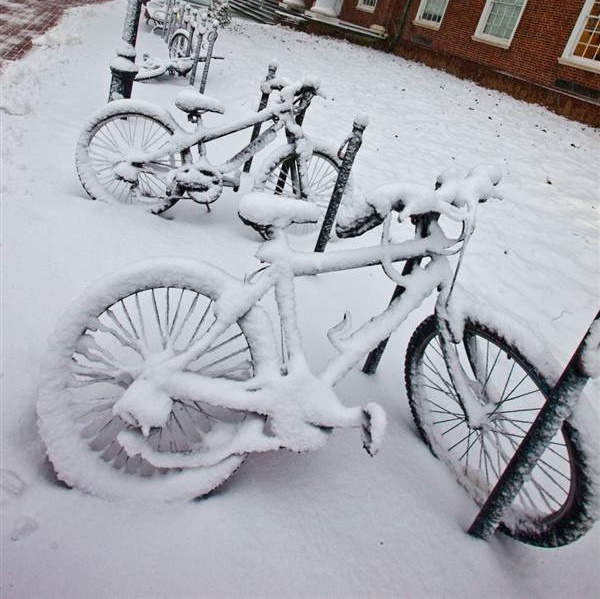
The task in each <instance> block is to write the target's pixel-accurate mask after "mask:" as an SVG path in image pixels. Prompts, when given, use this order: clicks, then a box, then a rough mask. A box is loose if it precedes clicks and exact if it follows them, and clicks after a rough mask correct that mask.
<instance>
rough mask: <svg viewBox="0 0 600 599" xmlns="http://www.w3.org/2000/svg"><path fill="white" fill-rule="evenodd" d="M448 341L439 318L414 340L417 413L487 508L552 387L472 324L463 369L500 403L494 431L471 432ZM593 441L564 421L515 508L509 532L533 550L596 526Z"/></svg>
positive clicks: (409, 377)
mask: <svg viewBox="0 0 600 599" xmlns="http://www.w3.org/2000/svg"><path fill="white" fill-rule="evenodd" d="M441 343H442V340H441V336H439V335H438V330H437V324H436V319H435V317H434V316H430V317H429V318H427V319H425V320H424V321H423V322H422V323H421V324H420V325H419V327H418V328H417V329H416V330H415V332H414V333H413V335H412V337H411V339H410V342H409V344H408V348H407V352H406V362H405V377H406V387H407V392H408V400H409V404H410V409H411V411H412V414H413V417H414V420H415V423H416V426H417V429H418V431H419V433H420V435H421V437H422V438H423V440H424V441H425V443H427V445H428V446H429V448H430V450H431V451H432V453H433V454H434V455H435V456H436V457H438V458H439V459H441V460H442V461H443V462H444V463H445V464H446V465H447V466H448V467H449V468H450V470H451V471H452V473H453V474H454V476H455V477H456V479H457V481H458V482H459V483H460V484H461V486H462V487H464V488H465V489H466V491H467V492H468V493H469V495H471V497H472V498H473V499H474V500H475V501H476V502H477V503H478V504H479V505H481V504H483V503H484V502H485V500H486V498H487V496H488V494H489V492H490V491H491V489H492V488H493V486H494V484H495V483H496V481H497V479H498V477H499V473H501V472H502V471H503V469H504V467H505V466H506V464H507V463H508V461H509V460H510V458H511V457H512V455H513V453H514V451H515V448H516V446H517V445H518V443H520V441H521V440H522V438H523V437H524V435H525V433H526V432H527V430H528V429H529V427H530V424H531V423H532V422H533V420H534V419H535V417H536V416H537V414H538V412H539V409H540V408H541V407H542V405H543V404H544V403H545V401H546V399H547V397H548V393H549V390H550V385H549V383H548V382H547V381H546V380H545V378H544V377H543V376H542V374H540V372H538V370H537V369H536V368H534V367H533V366H532V365H531V364H530V363H529V362H528V361H527V360H526V359H525V358H524V357H523V355H522V354H521V353H520V352H519V351H518V350H517V349H516V348H515V347H514V346H513V345H511V344H510V343H508V342H507V341H506V340H505V339H503V338H502V337H501V336H500V335H499V334H498V333H497V332H495V331H494V330H492V329H491V328H489V327H487V326H485V325H482V324H480V323H478V322H476V321H474V320H468V321H467V322H466V323H465V332H464V338H463V342H462V343H461V344H460V345H459V348H458V349H459V357H460V359H461V363H462V365H463V368H464V369H465V371H466V372H467V374H468V376H469V378H470V379H471V380H472V381H473V383H474V384H473V388H476V387H477V386H478V387H479V388H480V392H479V395H480V398H481V401H482V403H486V399H485V397H490V396H492V395H496V396H499V398H500V401H498V402H497V407H496V408H495V409H494V411H493V415H494V417H493V418H492V419H491V421H490V422H489V423H488V425H487V428H485V429H481V430H473V429H469V427H468V426H467V424H466V419H465V416H464V414H463V413H462V410H461V408H460V406H459V405H458V402H457V399H456V390H455V389H454V386H453V384H452V380H451V377H450V373H449V369H448V366H447V364H446V362H445V361H444V359H443V357H442V350H441ZM473 364H478V367H473V366H472V365H473ZM476 370H477V372H478V373H477V374H476V373H475V371H476ZM493 389H495V390H497V391H499V392H500V393H499V394H498V393H496V394H494V392H493V391H492V390H493ZM590 441H591V440H590V439H585V438H584V435H583V434H582V433H581V432H579V431H578V430H577V429H576V428H575V427H574V425H573V424H572V423H570V422H568V421H566V422H565V423H564V425H563V427H562V430H561V431H560V432H559V433H558V434H557V435H556V437H555V438H554V439H553V441H552V445H551V447H550V448H548V449H547V450H546V452H545V453H544V455H542V457H541V458H540V460H539V461H538V464H537V465H536V467H535V469H534V470H533V472H532V474H531V477H530V479H529V480H528V481H527V482H526V483H525V484H524V486H523V488H522V489H521V491H520V492H519V494H518V495H517V497H516V498H515V501H514V502H513V504H512V506H511V507H510V508H509V511H508V512H507V515H506V517H505V519H504V521H503V522H502V524H501V530H502V531H503V532H505V533H506V534H508V535H510V536H512V537H513V538H515V539H517V540H519V541H522V542H524V543H529V544H531V545H537V546H540V547H559V546H562V545H566V544H568V543H572V542H573V541H575V540H577V539H578V538H579V537H581V536H582V535H583V534H585V532H586V531H587V530H589V529H590V528H591V527H592V525H593V522H594V511H595V508H594V505H595V499H594V496H595V491H594V484H593V477H592V476H591V472H590V470H591V468H590V467H589V464H591V463H593V456H592V454H590V453H589V447H590V446H591V444H590Z"/></svg>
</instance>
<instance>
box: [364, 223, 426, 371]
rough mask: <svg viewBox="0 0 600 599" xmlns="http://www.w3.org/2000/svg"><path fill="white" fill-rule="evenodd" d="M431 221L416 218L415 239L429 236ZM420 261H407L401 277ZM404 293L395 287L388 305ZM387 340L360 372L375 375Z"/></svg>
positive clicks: (401, 288) (380, 344) (367, 360)
mask: <svg viewBox="0 0 600 599" xmlns="http://www.w3.org/2000/svg"><path fill="white" fill-rule="evenodd" d="M431 221H432V216H430V215H428V214H423V215H421V216H418V217H417V218H416V222H415V239H421V238H423V237H426V236H427V235H429V225H430V224H431ZM421 260H422V258H411V259H410V260H407V261H406V263H405V264H404V268H403V269H402V276H406V275H409V274H410V273H411V272H412V271H413V270H414V269H415V267H417V266H419V264H420V263H421ZM405 291H406V287H403V286H402V285H396V287H395V289H394V292H393V293H392V297H391V299H390V304H391V303H392V302H394V300H396V299H397V298H399V297H400V296H401V295H402V294H403V293H404V292H405ZM389 340H390V338H389V337H387V338H386V339H383V341H380V342H379V345H378V346H377V347H376V348H375V349H373V350H372V351H371V352H370V353H369V355H368V356H367V359H366V360H365V363H364V365H363V367H362V371H363V372H364V373H365V374H375V372H376V370H377V367H378V366H379V362H380V361H381V358H382V356H383V352H384V351H385V348H386V347H387V344H388V342H389Z"/></svg>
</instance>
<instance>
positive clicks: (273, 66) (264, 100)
mask: <svg viewBox="0 0 600 599" xmlns="http://www.w3.org/2000/svg"><path fill="white" fill-rule="evenodd" d="M276 73H277V62H275V61H273V62H271V63H270V64H269V70H268V71H267V76H266V77H265V80H264V81H263V82H262V83H261V86H260V90H261V92H262V93H261V96H260V101H259V103H258V108H257V109H256V112H260V111H261V110H264V109H265V108H266V107H267V104H268V102H269V96H270V95H271V87H270V86H269V81H271V79H274V78H275V74H276ZM261 125H262V123H256V124H255V125H254V127H253V128H252V135H251V136H250V143H252V142H253V141H254V140H255V139H256V138H257V137H258V134H259V133H260V126H261ZM252 158H253V157H252V156H250V158H248V160H246V162H245V163H244V172H245V173H249V172H250V167H251V166H252Z"/></svg>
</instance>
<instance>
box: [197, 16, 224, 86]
mask: <svg viewBox="0 0 600 599" xmlns="http://www.w3.org/2000/svg"><path fill="white" fill-rule="evenodd" d="M217 27H218V23H217V22H216V21H213V24H212V29H211V30H210V31H209V32H208V38H207V39H208V44H207V46H206V56H205V62H204V70H203V71H202V79H201V80H200V88H199V89H198V91H199V92H200V93H201V94H203V93H204V90H205V88H206V79H207V77H208V69H209V68H210V61H211V58H212V53H213V46H214V45H215V42H216V41H217V37H219V33H218V32H217Z"/></svg>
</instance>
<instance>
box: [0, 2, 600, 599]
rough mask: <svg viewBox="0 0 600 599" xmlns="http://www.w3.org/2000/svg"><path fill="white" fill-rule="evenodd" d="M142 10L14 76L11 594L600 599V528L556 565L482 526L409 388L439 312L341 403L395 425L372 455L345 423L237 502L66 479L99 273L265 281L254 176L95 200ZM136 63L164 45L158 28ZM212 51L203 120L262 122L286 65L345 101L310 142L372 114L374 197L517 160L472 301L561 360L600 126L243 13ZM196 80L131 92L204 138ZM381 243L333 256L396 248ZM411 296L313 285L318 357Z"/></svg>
mask: <svg viewBox="0 0 600 599" xmlns="http://www.w3.org/2000/svg"><path fill="white" fill-rule="evenodd" d="M5 4H6V3H5ZM15 4H16V3H15ZM41 4H42V3H41V2H40V5H41ZM45 4H47V3H45ZM61 4H62V5H64V4H65V3H64V2H62V3H61ZM125 6H126V3H125V1H124V0H115V1H114V2H111V3H107V4H103V5H99V6H88V7H83V8H81V9H76V10H71V11H69V13H68V14H67V16H66V17H65V18H64V19H63V21H62V22H61V24H60V26H59V27H58V28H57V29H56V30H54V31H53V32H52V33H51V34H50V35H49V36H48V37H49V38H50V37H51V38H52V44H48V47H44V48H37V49H34V50H33V51H32V52H30V53H28V54H27V55H26V56H25V57H24V58H23V59H21V60H18V61H15V62H9V64H8V65H7V66H5V68H4V69H3V72H2V73H1V74H0V77H1V83H2V87H3V97H2V98H0V102H4V105H2V106H0V111H1V112H2V122H3V140H2V142H3V144H4V146H5V149H6V151H5V152H4V154H3V171H4V172H3V180H2V182H1V183H0V185H1V191H2V246H3V249H4V253H3V260H2V294H3V297H2V320H3V331H2V339H1V341H2V345H3V347H2V349H3V351H2V352H1V353H2V368H1V372H2V376H1V377H0V385H1V386H2V399H1V402H0V409H1V412H2V417H1V418H0V427H1V430H0V455H1V458H2V459H1V464H0V469H2V470H4V471H5V473H4V474H5V476H4V479H3V478H2V477H1V476H2V472H0V518H1V520H2V521H1V525H0V556H1V557H0V560H1V564H0V596H1V597H3V598H5V599H16V598H22V597H35V598H36V599H53V598H57V597H61V598H67V597H73V598H75V597H77V598H78V599H79V598H88V597H89V598H91V597H94V598H99V597H106V598H111V599H112V598H115V597H119V598H123V597H132V598H133V597H144V598H150V597H161V598H165V599H175V598H177V599H179V598H182V599H183V598H188V597H203V598H213V597H214V598H216V597H220V598H234V597H235V598H238V597H239V598H240V599H242V598H250V597H252V598H257V599H267V598H277V599H284V598H287V597H294V598H301V597H302V598H311V599H322V598H325V597H327V598H331V599H342V598H343V599H350V598H356V599H365V598H369V599H376V598H394V599H403V598H410V599H419V598H423V599H438V598H441V597H444V598H447V599H451V598H457V599H464V598H475V597H477V598H478V599H485V598H489V599H497V598H502V599H508V598H518V599H530V598H534V597H535V598H545V599H550V598H563V597H572V598H573V599H591V598H592V597H597V594H598V588H600V569H599V568H598V555H599V551H600V526H596V528H595V529H594V530H593V531H591V532H590V533H589V534H588V535H586V536H585V537H584V538H583V539H581V540H580V541H578V542H577V543H574V544H572V545H569V546H567V547H564V548H561V549H557V550H540V549H537V548H535V547H531V546H526V545H523V544H519V543H516V542H514V541H512V540H511V539H509V538H507V537H505V536H503V535H500V534H498V535H495V536H494V538H493V539H492V540H491V541H490V542H489V543H485V542H481V541H478V540H475V539H473V538H471V537H469V535H467V534H466V532H465V530H466V529H467V528H468V526H469V524H470V523H471V521H472V519H473V517H474V516H475V514H476V506H475V504H474V503H473V502H472V501H471V500H470V499H469V497H468V496H467V495H466V494H465V493H464V492H463V491H462V490H461V489H460V488H459V487H458V485H457V484H456V482H455V481H454V480H453V478H452V477H451V476H450V475H449V473H448V472H447V469H446V467H445V466H444V464H442V463H441V462H439V461H438V460H435V459H434V458H433V457H432V456H431V454H430V452H429V451H428V449H427V448H426V447H425V445H424V444H423V443H422V442H421V441H420V439H418V438H417V435H416V432H415V428H414V424H413V423H412V418H411V415H410V411H409V408H408V405H407V398H406V392H405V389H404V383H403V367H402V364H403V355H404V352H405V348H406V343H407V341H408V337H409V335H410V334H411V332H412V331H413V330H414V328H415V327H416V325H417V324H418V322H419V321H420V320H421V319H422V318H423V317H425V316H426V315H427V314H428V313H430V310H431V303H430V302H429V303H426V305H424V306H423V307H422V308H421V309H420V310H418V311H417V312H416V313H415V314H411V316H410V318H409V321H408V322H407V323H406V325H405V326H403V327H402V328H401V329H400V330H399V331H398V332H397V333H395V334H394V336H393V337H392V339H391V341H390V345H389V346H388V349H387V351H386V354H385V356H384V359H383V361H382V364H381V366H380V369H379V371H378V373H377V375H376V376H374V377H367V376H365V375H363V374H362V373H360V372H359V371H353V372H352V373H350V375H349V376H348V378H347V379H345V380H343V381H342V382H341V383H340V385H339V386H338V387H337V388H336V390H337V392H338V393H339V396H340V398H342V399H343V400H344V402H345V403H347V404H348V405H358V404H362V403H364V402H365V399H368V400H369V401H377V402H379V403H381V404H382V405H383V407H384V408H385V409H386V411H387V413H388V418H389V430H388V434H387V435H386V439H385V443H384V446H383V447H382V450H381V451H380V453H379V454H378V455H377V456H376V457H375V458H370V457H369V456H367V454H366V453H365V452H364V451H363V449H362V448H361V445H360V439H359V435H358V433H356V431H339V432H335V433H334V434H332V435H331V440H330V442H329V443H328V445H327V446H326V447H324V448H323V449H322V450H320V451H316V452H313V453H304V454H295V453H291V452H287V451H285V452H268V453H264V454H257V455H252V456H249V457H248V459H247V460H246V461H245V463H244V464H243V466H242V467H240V469H239V471H238V472H237V473H236V474H235V475H234V477H233V478H232V479H231V481H230V482H228V483H226V485H225V486H224V487H223V488H222V489H220V490H219V492H217V493H215V494H214V495H212V496H210V497H208V498H206V499H204V500H202V501H198V502H190V503H185V504H172V505H168V506H165V507H156V506H145V505H135V506H132V505H129V504H126V503H123V502H108V501H102V500H99V499H97V498H94V497H92V496H90V495H87V494H85V493H82V492H80V491H77V490H71V489H67V488H65V487H64V486H62V485H60V484H58V483H57V480H56V477H55V475H54V473H53V472H52V470H51V468H50V466H49V464H48V462H47V460H46V458H45V454H44V447H43V446H42V442H41V439H40V437H39V434H38V432H37V427H36V415H35V406H36V401H37V388H36V386H37V373H38V371H39V368H40V364H41V362H42V360H43V359H44V355H45V352H46V348H47V340H48V337H49V336H50V335H51V334H52V331H53V330H54V328H55V326H56V322H57V319H58V317H59V314H60V313H61V312H63V311H64V309H65V308H66V306H68V305H69V304H71V303H72V302H73V301H74V300H75V299H76V298H77V297H79V296H80V295H81V294H82V293H83V292H84V290H85V289H86V288H88V287H89V285H90V284H92V283H95V282H96V281H97V280H98V278H99V277H101V276H105V275H110V274H112V273H114V272H115V270H117V269H119V268H122V267H125V266H130V265H131V264H133V263H135V262H139V261H141V260H145V259H149V258H156V257H166V256H171V257H183V258H188V259H202V260H206V261H208V262H211V263H214V264H217V265H218V266H219V267H221V268H222V269H224V270H226V271H228V272H231V273H233V274H235V275H236V276H238V277H243V276H244V275H245V274H246V273H250V272H252V271H254V270H256V269H257V268H258V266H259V264H258V262H257V260H256V259H255V258H254V253H255V252H256V249H257V244H258V242H259V239H258V237H257V235H256V234H255V233H254V232H253V231H252V230H250V229H249V228H248V227H246V226H244V225H243V224H242V223H241V221H240V219H239V218H238V215H237V208H238V205H239V201H240V197H241V195H242V193H243V192H244V191H245V190H247V189H248V188H251V180H250V178H249V176H246V177H244V178H243V180H242V185H241V187H242V189H241V193H239V194H235V193H233V191H232V190H231V189H227V190H226V193H224V195H223V197H222V198H221V199H219V200H218V201H217V202H215V203H214V204H213V205H212V206H211V211H210V212H207V211H206V209H205V208H203V207H202V206H198V205H196V204H193V203H191V202H189V203H186V202H179V203H178V204H177V206H175V207H174V208H173V209H172V210H171V211H169V213H168V214H167V215H166V216H168V218H159V217H156V216H154V215H151V214H142V213H139V212H134V211H131V210H128V209H127V207H119V206H112V205H108V204H104V203H101V202H92V201H89V199H88V198H87V196H86V194H85V192H84V191H83V189H82V187H81V184H80V182H79V181H78V178H77V174H76V172H75V166H74V151H75V145H76V141H77V138H78V135H79V133H80V131H81V129H82V127H83V125H84V123H85V122H86V120H87V119H89V116H90V115H91V114H92V112H94V111H96V110H97V109H98V108H100V107H102V106H104V105H105V104H106V96H107V92H108V85H109V80H110V71H109V69H108V65H109V63H110V61H111V60H112V58H113V57H114V55H115V48H116V47H117V44H118V43H119V40H120V36H121V32H122V21H123V15H124V12H125ZM137 49H138V52H139V55H141V54H142V53H143V52H149V53H151V54H156V55H165V54H166V49H165V45H164V43H163V41H162V40H161V39H160V38H159V36H156V35H152V34H150V33H149V30H148V28H147V27H145V24H143V25H142V29H141V31H140V35H139V37H138V43H137ZM216 51H218V53H219V55H223V56H225V60H221V61H215V64H214V66H213V67H211V72H210V74H209V77H208V82H207V89H206V92H207V94H208V95H210V96H212V97H215V98H218V99H219V100H220V101H222V103H223V104H224V106H226V113H225V114H224V115H216V114H211V115H207V121H206V122H207V123H209V124H211V125H215V126H216V125H218V124H219V123H221V124H223V123H229V122H232V121H233V120H234V119H237V118H242V117H244V116H245V115H248V114H249V113H250V112H252V111H254V110H255V109H256V105H257V102H258V99H259V95H260V93H259V83H260V81H261V80H262V78H263V77H264V75H265V73H266V69H267V65H268V64H269V62H270V61H271V60H273V59H277V60H278V62H279V65H280V68H279V73H280V74H281V76H284V77H287V78H289V79H292V80H298V79H300V78H302V77H307V76H313V77H317V78H319V79H321V81H322V84H323V85H322V87H323V90H324V91H325V93H326V94H327V96H328V100H323V99H321V98H317V99H315V101H314V103H313V105H312V106H311V108H310V111H309V112H308V114H307V118H306V120H305V123H304V125H305V127H304V129H305V130H306V132H307V134H308V135H312V136H316V137H319V138H324V139H325V140H328V141H330V142H332V143H334V144H337V145H339V143H340V142H341V141H342V140H343V139H344V137H345V136H346V135H347V134H348V133H349V131H350V129H351V126H352V120H353V118H354V116H355V115H356V114H358V113H360V112H366V113H368V115H369V118H370V122H369V125H368V127H367V129H366V131H365V136H364V143H363V146H362V147H361V150H360V152H359V154H358V157H357V161H356V164H355V173H354V180H355V186H356V187H361V188H363V189H369V188H371V187H374V186H376V185H379V184H383V183H387V182H398V181H409V182H422V183H426V184H428V185H430V186H432V187H433V184H434V181H435V176H436V175H437V174H438V173H439V172H440V171H441V170H443V169H444V168H447V167H449V166H452V165H456V166H457V167H460V168H465V169H468V168H471V167H473V166H475V165H477V164H481V163H492V164H497V165H500V166H501V168H502V170H503V173H504V180H503V183H502V186H503V190H504V199H503V200H502V201H500V200H493V201H489V202H486V203H485V204H482V207H481V210H480V212H479V214H478V228H477V231H476V233H475V235H474V237H473V239H472V241H471V244H470V245H469V248H468V250H467V254H466V256H465V260H464V267H463V269H462V271H461V277H460V280H459V286H460V290H461V292H462V294H463V295H462V296H461V297H463V299H465V300H466V302H467V303H468V304H469V305H472V304H473V303H474V302H475V301H478V302H479V303H480V304H483V305H484V306H485V309H486V310H487V314H488V315H489V316H490V318H496V319H504V321H506V320H507V319H510V320H511V323H512V324H513V328H511V329H509V330H510V332H511V334H514V336H515V337H519V335H522V334H523V331H525V337H526V342H527V348H528V349H531V348H532V349H533V351H534V353H535V352H536V350H538V349H539V350H540V351H539V355H541V357H542V358H544V359H546V358H547V357H548V356H554V357H555V358H556V359H557V361H558V364H559V366H560V365H561V363H562V364H564V362H565V361H566V359H567V358H568V357H569V356H570V353H571V351H572V349H573V347H574V345H575V343H576V342H577V341H578V340H579V338H580V336H581V334H582V332H583V330H585V329H586V328H587V326H588V324H589V322H590V320H591V318H592V317H593V315H594V314H595V311H596V309H597V306H596V303H597V299H598V274H599V270H600V269H599V266H600V265H599V262H598V256H599V254H598V248H599V245H598V243H599V229H600V225H599V219H598V214H599V213H598V210H599V208H598V205H599V201H598V200H599V194H598V171H597V156H598V155H599V154H600V141H599V137H598V132H597V131H594V130H592V129H590V128H589V127H585V126H583V125H580V124H578V123H573V122H570V121H568V120H566V119H564V118H561V117H558V116H556V115H554V114H552V113H550V112H548V111H546V110H544V109H543V108H540V107H539V106H534V105H529V104H525V103H523V102H518V101H516V100H514V99H513V98H511V97H509V96H506V95H503V94H499V93H497V92H495V91H491V90H487V89H484V88H481V87H479V86H477V85H474V84H471V83H469V82H466V81H461V80H458V79H456V78H454V77H451V76H450V75H448V74H446V73H443V72H439V71H435V70H433V69H430V68H426V67H424V66H423V65H420V64H416V63H410V62H407V61H405V60H402V59H400V58H398V57H395V56H392V55H389V54H384V53H379V52H375V51H373V50H370V49H367V48H362V47H358V46H352V45H350V44H347V43H343V42H340V41H337V40H332V39H329V38H324V37H319V38H316V37H312V36H308V35H306V34H303V33H301V32H297V31H290V30H288V29H285V28H283V27H272V26H262V25H257V24H254V23H250V22H243V21H240V20H235V19H234V22H233V23H232V25H231V27H228V28H224V29H223V30H222V32H220V34H219V39H218V42H217V50H216ZM161 53H162V54H161ZM7 62H8V61H7ZM342 67H343V68H342ZM186 85H187V81H186V79H184V78H182V77H173V78H164V79H163V80H162V81H154V82H150V83H147V84H135V86H134V91H133V97H134V98H136V99H139V100H146V101H152V102H154V103H157V104H159V105H161V106H164V107H167V108H169V109H170V110H172V111H173V113H174V115H175V117H176V118H177V119H179V121H180V122H181V123H182V124H183V125H185V126H187V127H188V128H189V124H188V123H187V122H186V119H185V115H184V114H178V111H177V110H176V109H175V108H174V107H173V100H174V98H175V95H176V93H177V92H178V91H180V90H181V89H182V88H183V87H185V86H186ZM208 117H210V118H208ZM248 139H249V133H248V132H243V134H241V135H240V136H232V137H231V138H229V137H228V138H227V139H225V140H219V143H220V142H221V141H222V142H223V144H222V145H219V144H218V143H215V145H216V146H217V147H216V148H215V150H214V151H215V152H216V153H217V154H218V153H222V154H223V155H226V156H230V155H231V153H233V152H234V151H237V150H238V149H239V148H240V147H241V146H242V145H243V144H244V143H246V142H247V141H248ZM274 145H275V144H274ZM209 151H211V150H209ZM264 159H265V157H264V156H262V155H259V156H257V160H256V162H255V163H254V164H256V165H258V164H260V162H262V161H263V160H264ZM253 168H256V167H255V166H254V165H253ZM371 233H372V235H371ZM378 233H379V231H373V232H370V233H369V234H367V235H366V236H365V237H364V238H360V239H356V240H344V241H341V242H339V243H338V244H336V245H337V246H338V247H341V246H342V244H346V243H347V244H348V245H350V246H352V247H354V245H353V244H356V246H360V245H361V244H365V243H367V241H372V242H374V243H378ZM343 247H346V246H345V245H343ZM392 289H393V284H392V283H391V281H390V280H389V279H387V277H386V276H385V275H384V274H383V273H382V272H381V270H380V269H378V268H371V269H366V270H365V271H352V272H341V273H334V274H332V275H324V276H321V275H319V276H318V277H308V278H303V279H301V280H299V281H298V286H297V300H298V301H297V304H298V307H299V312H300V319H301V322H300V326H301V329H302V334H303V338H304V341H305V345H306V348H307V352H308V355H309V359H310V361H311V366H314V367H316V368H319V367H320V366H321V365H322V364H324V363H325V362H326V361H327V360H328V359H329V358H330V357H331V356H332V355H335V350H334V349H333V348H332V347H331V346H330V344H329V342H328V340H327V337H326V331H327V330H328V329H329V328H330V327H332V326H333V325H335V324H336V323H338V322H339V321H340V318H341V317H342V316H343V314H344V312H345V311H346V310H349V311H351V312H352V315H353V321H354V323H355V325H356V326H359V325H360V323H362V322H364V321H366V320H367V319H368V318H370V317H371V316H372V315H373V314H374V313H375V312H376V311H379V310H381V309H383V308H384V307H385V306H386V305H387V303H388V300H389V297H390V294H391V292H392ZM268 307H269V306H267V308H268ZM588 399H589V400H590V403H591V404H593V405H595V406H598V405H599V403H598V401H597V400H596V396H594V395H592V394H590V397H589V398H588ZM588 424H589V426H597V420H596V421H593V420H590V422H589V423H588ZM597 430H598V429H597V428H596V431H597ZM592 436H593V435H592ZM596 439H597V435H596Z"/></svg>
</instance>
